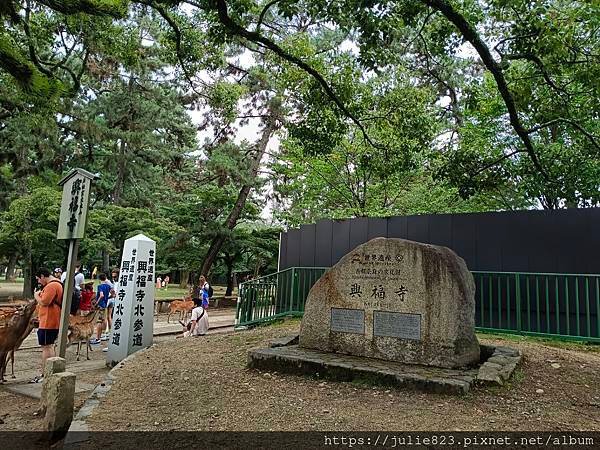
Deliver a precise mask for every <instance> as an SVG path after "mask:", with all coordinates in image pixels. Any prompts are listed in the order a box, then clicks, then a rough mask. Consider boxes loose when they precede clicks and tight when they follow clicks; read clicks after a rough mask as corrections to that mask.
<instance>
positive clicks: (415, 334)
mask: <svg viewBox="0 0 600 450" xmlns="http://www.w3.org/2000/svg"><path fill="white" fill-rule="evenodd" d="M373 334H374V335H375V336H385V337H395V338H400V339H412V340H416V341H420V340H421V314H407V313H398V312H390V311H373Z"/></svg>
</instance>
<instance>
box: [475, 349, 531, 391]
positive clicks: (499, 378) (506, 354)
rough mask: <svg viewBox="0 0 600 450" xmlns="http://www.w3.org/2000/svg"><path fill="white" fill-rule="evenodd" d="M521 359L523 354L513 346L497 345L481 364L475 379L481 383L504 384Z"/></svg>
mask: <svg viewBox="0 0 600 450" xmlns="http://www.w3.org/2000/svg"><path fill="white" fill-rule="evenodd" d="M522 360H523V354H522V353H521V352H520V351H519V350H517V349H514V348H511V347H504V346H498V347H495V348H493V352H492V355H491V356H490V357H489V358H488V359H487V360H486V361H485V362H484V363H483V364H482V365H481V367H480V368H479V371H478V372H477V381H478V382H480V383H483V384H491V385H498V386H502V385H504V382H505V381H507V380H508V379H509V378H510V377H511V376H512V374H513V372H514V371H515V369H516V368H517V366H518V365H519V364H520V363H521V361H522Z"/></svg>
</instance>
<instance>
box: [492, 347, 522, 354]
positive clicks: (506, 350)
mask: <svg viewBox="0 0 600 450" xmlns="http://www.w3.org/2000/svg"><path fill="white" fill-rule="evenodd" d="M494 353H495V354H502V355H504V356H520V355H521V352H520V351H519V350H517V349H515V348H511V347H504V346H502V345H499V346H498V347H496V350H495V352H494Z"/></svg>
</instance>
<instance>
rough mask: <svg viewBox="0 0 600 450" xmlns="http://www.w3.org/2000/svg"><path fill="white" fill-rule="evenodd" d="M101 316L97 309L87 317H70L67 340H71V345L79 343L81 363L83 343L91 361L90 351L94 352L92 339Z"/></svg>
mask: <svg viewBox="0 0 600 450" xmlns="http://www.w3.org/2000/svg"><path fill="white" fill-rule="evenodd" d="M99 314H100V309H96V310H94V311H91V312H90V313H88V314H87V315H86V316H69V331H68V332H67V338H68V339H69V344H72V343H73V342H77V361H79V351H80V350H81V343H82V342H84V343H85V357H86V359H90V351H92V346H91V345H90V338H91V337H92V335H93V334H94V328H95V327H96V322H97V319H98V315H99Z"/></svg>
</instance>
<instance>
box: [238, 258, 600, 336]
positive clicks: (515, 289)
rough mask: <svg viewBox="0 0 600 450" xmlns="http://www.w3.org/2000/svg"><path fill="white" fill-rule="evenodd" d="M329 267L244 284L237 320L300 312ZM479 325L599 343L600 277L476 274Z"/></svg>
mask: <svg viewBox="0 0 600 450" xmlns="http://www.w3.org/2000/svg"><path fill="white" fill-rule="evenodd" d="M326 270H327V268H325V267H294V268H290V269H286V270H283V271H281V272H277V273H274V274H271V275H267V276H265V277H261V278H257V279H255V280H251V281H248V282H245V283H242V284H241V286H240V294H239V299H238V308H237V312H236V324H237V325H238V326H243V325H254V324H257V323H260V322H264V321H269V320H273V319H275V318H277V317H282V316H290V315H293V316H301V315H302V314H303V311H304V302H305V301H306V298H307V296H308V292H309V291H310V289H311V287H312V286H313V285H314V284H315V283H316V281H317V280H318V279H319V278H320V277H321V275H322V274H323V273H324V272H325V271H326ZM473 276H474V279H475V286H476V293H475V325H476V327H477V330H478V331H482V332H509V333H519V334H526V335H534V336H544V337H552V338H559V339H575V340H583V341H590V342H592V341H593V342H599V343H600V275H587V274H557V273H523V272H479V271H477V272H473Z"/></svg>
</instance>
